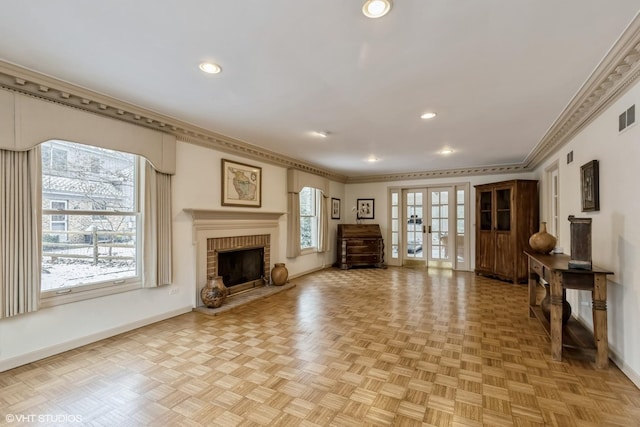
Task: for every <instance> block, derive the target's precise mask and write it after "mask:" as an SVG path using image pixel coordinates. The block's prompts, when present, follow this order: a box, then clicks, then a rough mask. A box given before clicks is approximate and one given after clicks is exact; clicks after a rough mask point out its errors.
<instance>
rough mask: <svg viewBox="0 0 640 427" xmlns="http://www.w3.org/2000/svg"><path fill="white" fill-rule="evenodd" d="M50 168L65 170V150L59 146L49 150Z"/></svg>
mask: <svg viewBox="0 0 640 427" xmlns="http://www.w3.org/2000/svg"><path fill="white" fill-rule="evenodd" d="M51 169H53V170H56V171H66V170H67V152H66V151H65V150H61V149H59V148H53V149H52V150H51Z"/></svg>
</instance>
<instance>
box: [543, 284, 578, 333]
mask: <svg viewBox="0 0 640 427" xmlns="http://www.w3.org/2000/svg"><path fill="white" fill-rule="evenodd" d="M545 289H546V291H547V294H546V295H545V297H544V298H542V301H540V311H542V314H544V317H545V318H546V319H547V321H548V322H551V290H550V289H549V286H545ZM570 318H571V304H569V302H568V301H567V298H566V296H565V293H564V292H563V293H562V326H565V325H566V324H567V322H568V321H569V319H570Z"/></svg>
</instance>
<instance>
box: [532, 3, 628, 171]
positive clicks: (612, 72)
mask: <svg viewBox="0 0 640 427" xmlns="http://www.w3.org/2000/svg"><path fill="white" fill-rule="evenodd" d="M638 77H640V14H637V15H636V16H635V18H634V19H633V21H632V22H631V24H629V26H628V27H627V28H626V30H625V31H624V32H623V34H622V35H621V36H620V38H619V39H618V40H617V41H616V43H615V44H614V45H613V47H612V48H611V49H610V50H609V52H608V53H607V54H606V55H605V57H604V58H603V59H602V61H600V64H598V66H597V67H596V69H595V70H594V71H593V73H591V75H590V76H589V78H588V79H587V80H586V82H585V83H584V84H583V85H582V87H581V88H580V89H579V90H578V93H576V95H575V96H574V97H573V98H572V99H571V101H570V102H569V104H568V105H567V107H566V108H565V109H564V110H563V111H562V113H561V114H560V116H559V117H558V118H557V119H556V121H555V122H554V123H553V125H551V127H550V128H549V130H548V131H547V133H546V134H545V135H544V136H543V137H542V139H541V140H540V142H539V143H538V144H537V145H536V147H535V148H534V149H533V150H532V151H531V152H530V153H529V155H528V156H527V158H526V159H525V161H524V162H523V164H524V165H526V168H527V169H531V170H532V169H534V168H536V167H537V166H538V165H540V164H541V163H542V162H543V161H544V160H546V159H547V158H548V157H549V156H550V155H552V154H553V153H555V152H556V151H557V150H558V149H560V147H562V146H563V145H565V144H566V143H567V142H569V141H570V140H571V139H572V138H573V137H574V136H575V135H576V134H577V133H578V132H580V131H581V130H582V129H583V128H584V127H586V126H587V125H588V124H589V123H591V122H592V121H593V120H594V119H595V118H596V117H598V116H599V115H600V114H601V113H602V112H603V111H604V110H605V109H606V108H607V107H609V106H610V105H611V104H612V103H613V102H614V101H615V100H617V99H618V98H619V96H620V95H622V94H623V93H624V92H625V91H626V90H627V89H628V88H629V86H631V84H633V83H634V82H635V81H636V80H637V79H638Z"/></svg>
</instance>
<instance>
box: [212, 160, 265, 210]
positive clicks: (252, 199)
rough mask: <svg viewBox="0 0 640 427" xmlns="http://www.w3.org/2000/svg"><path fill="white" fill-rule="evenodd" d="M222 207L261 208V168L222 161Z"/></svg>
mask: <svg viewBox="0 0 640 427" xmlns="http://www.w3.org/2000/svg"><path fill="white" fill-rule="evenodd" d="M221 186H222V206H240V207H248V208H259V207H261V206H262V168H261V167H258V166H253V165H248V164H245V163H239V162H234V161H232V160H227V159H222V182H221Z"/></svg>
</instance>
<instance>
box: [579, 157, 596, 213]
mask: <svg viewBox="0 0 640 427" xmlns="http://www.w3.org/2000/svg"><path fill="white" fill-rule="evenodd" d="M580 186H581V193H582V212H593V211H599V210H600V179H599V166H598V161H597V160H592V161H590V162H588V163H585V164H584V165H582V166H581V167H580Z"/></svg>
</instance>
